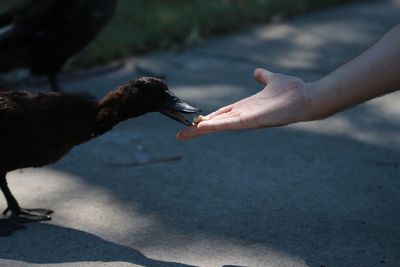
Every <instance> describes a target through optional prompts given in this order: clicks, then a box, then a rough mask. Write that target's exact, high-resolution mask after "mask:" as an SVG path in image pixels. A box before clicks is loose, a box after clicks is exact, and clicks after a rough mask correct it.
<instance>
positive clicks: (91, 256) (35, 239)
mask: <svg viewBox="0 0 400 267" xmlns="http://www.w3.org/2000/svg"><path fill="white" fill-rule="evenodd" d="M0 240H1V241H0V242H1V250H0V258H1V259H6V260H15V261H23V262H27V263H34V264H49V263H74V262H129V263H133V264H138V265H141V266H149V267H193V266H192V265H186V264H181V263H176V262H164V261H158V260H153V259H150V258H148V257H146V256H145V255H143V254H142V253H141V252H140V251H139V250H136V249H133V248H129V247H125V246H121V245H118V244H115V243H112V242H108V241H106V240H104V239H101V238H100V237H97V236H95V235H92V234H89V233H87V232H83V231H80V230H75V229H71V228H65V227H61V226H55V225H50V224H30V225H29V230H27V231H23V232H17V233H14V234H13V236H12V238H11V237H2V238H0ZM16 250H18V253H15V251H16ZM11 252H12V253H11ZM10 255H14V256H10ZM16 255H18V256H16Z"/></svg>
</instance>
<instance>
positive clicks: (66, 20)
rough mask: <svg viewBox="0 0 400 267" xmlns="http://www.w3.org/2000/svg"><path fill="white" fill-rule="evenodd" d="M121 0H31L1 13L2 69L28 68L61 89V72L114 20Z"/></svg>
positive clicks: (55, 87) (0, 64)
mask: <svg viewBox="0 0 400 267" xmlns="http://www.w3.org/2000/svg"><path fill="white" fill-rule="evenodd" d="M116 5H117V0H29V1H24V2H22V4H20V5H19V6H16V7H14V8H12V9H11V10H9V11H8V12H6V13H5V14H3V15H1V16H0V72H5V71H9V70H12V69H15V68H28V69H29V70H30V71H31V73H32V74H33V75H47V77H48V80H49V82H50V85H51V88H52V90H53V91H60V87H59V85H58V82H57V74H58V73H59V72H60V70H61V68H62V67H63V65H64V64H65V63H66V61H67V60H68V59H69V58H71V57H72V56H74V55H76V54H77V53H78V52H79V51H81V50H82V49H83V48H84V47H85V46H87V45H88V44H89V43H90V42H91V41H92V40H93V39H94V38H95V37H96V36H97V34H98V33H99V32H100V31H101V30H102V29H103V28H104V27H105V26H106V25H107V23H108V22H109V21H110V20H111V18H112V16H113V14H114V11H115V9H116Z"/></svg>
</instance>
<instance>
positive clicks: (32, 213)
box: [0, 174, 53, 222]
mask: <svg viewBox="0 0 400 267" xmlns="http://www.w3.org/2000/svg"><path fill="white" fill-rule="evenodd" d="M0 188H1V191H2V192H3V194H4V196H5V198H6V200H7V205H8V206H7V209H5V210H4V212H3V215H6V214H7V213H8V212H11V217H10V218H11V219H12V220H15V221H18V222H35V221H48V220H51V217H50V216H49V214H51V213H53V211H52V210H46V209H21V208H20V206H19V205H18V202H17V200H16V199H15V197H14V196H13V195H12V193H11V191H10V189H9V188H8V184H7V180H6V175H5V174H1V175H0Z"/></svg>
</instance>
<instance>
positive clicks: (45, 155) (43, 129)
mask: <svg viewBox="0 0 400 267" xmlns="http://www.w3.org/2000/svg"><path fill="white" fill-rule="evenodd" d="M156 111H159V112H161V113H163V114H165V115H167V116H169V117H170V118H172V119H174V120H177V121H179V122H181V123H184V124H185V125H190V124H191V123H190V122H189V121H188V120H187V119H185V117H184V115H183V114H185V113H186V114H191V113H199V112H200V110H198V109H197V108H194V107H192V106H190V105H188V104H186V103H184V102H182V101H181V100H180V99H179V98H177V97H176V96H175V95H174V94H173V93H171V91H169V90H168V87H167V85H166V84H165V83H164V82H163V81H162V80H159V79H155V78H141V79H137V80H133V81H131V82H129V84H127V85H124V86H120V87H118V88H117V89H115V90H113V91H111V92H110V93H108V94H107V95H106V96H105V97H104V98H103V99H102V100H100V101H93V100H89V99H85V98H83V97H80V96H76V95H70V94H64V93H60V92H49V93H30V92H24V91H21V92H17V91H16V92H12V91H11V92H1V91H0V147H1V150H0V188H1V191H2V192H3V194H4V196H5V198H6V200H7V205H8V207H7V209H6V210H5V211H4V213H3V214H4V215H7V214H8V213H10V214H11V216H10V218H11V219H12V220H13V221H17V222H18V221H19V222H21V221H22V222H24V221H41V220H49V219H50V217H49V214H50V213H51V212H52V211H50V210H45V209H23V208H21V207H20V206H19V204H18V202H17V200H16V199H15V198H14V196H13V195H12V193H11V191H10V189H9V187H8V185H7V181H6V174H7V173H8V172H10V171H12V170H16V169H20V168H26V167H41V166H44V165H47V164H50V163H53V162H56V161H58V160H59V159H61V158H62V157H63V156H64V155H65V154H67V153H68V152H69V151H70V150H71V149H72V148H73V147H74V146H76V145H79V144H82V143H84V142H87V141H89V140H90V139H93V138H95V137H97V136H99V135H102V134H104V133H106V132H107V131H110V130H111V129H112V128H113V127H114V126H115V125H116V124H118V123H119V122H122V121H125V120H127V119H130V118H133V117H137V116H140V115H143V114H145V113H148V112H156Z"/></svg>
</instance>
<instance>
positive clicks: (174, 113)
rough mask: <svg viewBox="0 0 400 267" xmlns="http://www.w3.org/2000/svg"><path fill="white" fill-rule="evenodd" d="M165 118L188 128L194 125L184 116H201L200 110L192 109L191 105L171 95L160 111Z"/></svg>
mask: <svg viewBox="0 0 400 267" xmlns="http://www.w3.org/2000/svg"><path fill="white" fill-rule="evenodd" d="M159 111H160V112H161V113H162V114H164V115H165V116H168V117H170V118H171V119H174V120H176V121H179V122H180V123H183V124H185V125H186V126H190V125H192V123H191V122H190V121H189V120H188V119H186V118H185V116H184V115H183V114H199V113H200V112H201V110H200V109H198V108H195V107H192V106H191V105H189V104H187V103H185V102H183V101H182V100H180V99H179V98H178V97H176V96H175V95H174V94H172V93H170V94H169V95H168V97H167V99H166V100H165V103H164V105H163V106H162V107H161V109H160V110H159Z"/></svg>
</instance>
